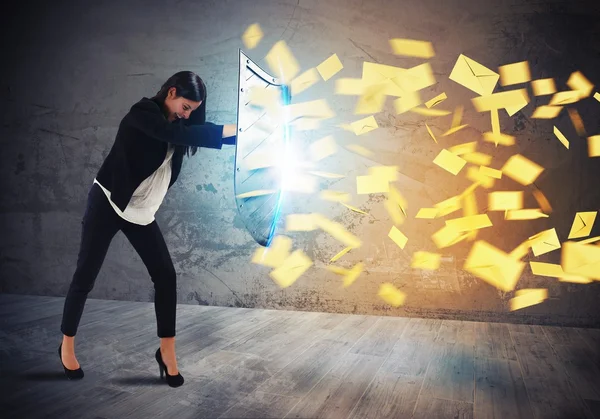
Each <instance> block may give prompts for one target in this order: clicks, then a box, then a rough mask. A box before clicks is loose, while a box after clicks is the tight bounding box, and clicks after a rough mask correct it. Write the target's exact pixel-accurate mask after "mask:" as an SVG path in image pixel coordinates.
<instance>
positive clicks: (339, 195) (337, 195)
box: [319, 189, 351, 202]
mask: <svg viewBox="0 0 600 419" xmlns="http://www.w3.org/2000/svg"><path fill="white" fill-rule="evenodd" d="M319 198H321V199H323V200H325V201H332V202H350V198H351V197H350V194H349V193H348V192H342V191H332V190H329V189H325V190H322V191H321V192H320V193H319Z"/></svg>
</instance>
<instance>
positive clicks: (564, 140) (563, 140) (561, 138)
mask: <svg viewBox="0 0 600 419" xmlns="http://www.w3.org/2000/svg"><path fill="white" fill-rule="evenodd" d="M554 135H555V136H556V138H558V141H560V142H561V143H562V145H564V146H565V147H566V149H567V150H568V149H569V140H567V137H565V136H564V134H563V133H562V132H560V130H559V129H558V128H556V126H555V127H554Z"/></svg>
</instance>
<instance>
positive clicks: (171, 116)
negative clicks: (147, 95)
mask: <svg viewBox="0 0 600 419" xmlns="http://www.w3.org/2000/svg"><path fill="white" fill-rule="evenodd" d="M201 104H202V101H200V102H194V101H193V100H189V99H186V98H184V97H181V96H177V91H176V90H175V88H174V87H171V88H170V89H169V93H168V94H167V97H166V99H165V108H166V111H167V115H168V116H167V120H168V121H169V122H171V121H174V120H176V119H188V118H189V117H190V114H191V113H192V112H193V111H195V110H196V109H198V106H200V105H201Z"/></svg>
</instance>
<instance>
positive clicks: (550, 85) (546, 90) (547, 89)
mask: <svg viewBox="0 0 600 419" xmlns="http://www.w3.org/2000/svg"><path fill="white" fill-rule="evenodd" d="M531 89H532V90H533V94H534V95H535V96H545V95H551V94H553V93H556V84H555V83H554V79H552V78H550V79H539V80H534V81H532V82H531Z"/></svg>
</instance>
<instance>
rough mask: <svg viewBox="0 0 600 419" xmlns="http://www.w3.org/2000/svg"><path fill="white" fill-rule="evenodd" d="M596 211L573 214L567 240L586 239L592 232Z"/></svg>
mask: <svg viewBox="0 0 600 419" xmlns="http://www.w3.org/2000/svg"><path fill="white" fill-rule="evenodd" d="M597 213H598V211H588V212H578V213H577V214H575V219H574V220H573V225H572V226H571V231H570V232H569V237H567V239H580V238H582V237H587V236H589V235H590V233H591V232H592V227H593V226H594V221H596V214H597Z"/></svg>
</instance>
